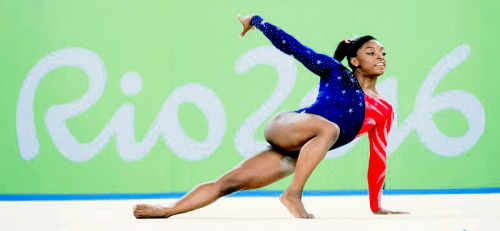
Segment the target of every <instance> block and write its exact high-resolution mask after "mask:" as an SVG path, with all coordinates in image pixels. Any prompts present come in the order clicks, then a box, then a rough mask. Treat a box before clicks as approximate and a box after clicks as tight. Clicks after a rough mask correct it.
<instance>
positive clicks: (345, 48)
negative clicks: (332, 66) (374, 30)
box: [333, 35, 377, 72]
mask: <svg viewBox="0 0 500 231" xmlns="http://www.w3.org/2000/svg"><path fill="white" fill-rule="evenodd" d="M372 39H375V40H377V39H376V38H374V37H373V36H371V35H365V36H363V37H357V38H355V39H353V40H349V39H344V40H342V42H340V43H339V45H338V46H337V49H336V50H335V54H334V55H333V58H334V59H335V60H337V61H339V62H342V60H343V59H344V57H347V63H349V67H351V70H352V71H353V72H354V71H355V70H356V67H355V66H353V65H352V64H351V62H350V61H349V60H350V59H351V58H352V57H356V53H357V52H358V50H359V48H361V47H362V46H363V44H365V43H366V42H368V41H370V40H372Z"/></svg>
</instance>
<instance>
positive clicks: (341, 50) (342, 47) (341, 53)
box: [333, 39, 349, 62]
mask: <svg viewBox="0 0 500 231" xmlns="http://www.w3.org/2000/svg"><path fill="white" fill-rule="evenodd" d="M348 48H349V43H347V41H346V40H345V39H344V40H342V42H340V43H339V45H338V46H337V49H336V50H335V54H334V55H333V58H334V59H335V60H337V61H339V62H342V60H343V59H344V57H346V56H347V51H348Z"/></svg>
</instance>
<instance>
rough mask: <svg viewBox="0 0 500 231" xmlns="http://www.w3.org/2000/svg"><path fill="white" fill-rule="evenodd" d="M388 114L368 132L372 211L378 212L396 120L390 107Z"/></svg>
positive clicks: (369, 187) (369, 188)
mask: <svg viewBox="0 0 500 231" xmlns="http://www.w3.org/2000/svg"><path fill="white" fill-rule="evenodd" d="M387 112H388V113H383V116H382V117H381V118H380V119H379V120H378V121H377V123H376V125H375V127H374V128H373V129H372V130H370V131H369V132H368V139H369V141H370V160H369V163H368V190H369V193H370V209H371V210H372V212H376V211H377V210H379V209H380V208H381V205H380V197H381V196H382V187H383V186H384V180H385V174H386V168H387V157H386V149H387V137H388V134H389V131H390V129H391V124H392V121H393V118H394V114H393V111H392V107H390V105H389V110H388V111H387Z"/></svg>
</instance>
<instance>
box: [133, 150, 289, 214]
mask: <svg viewBox="0 0 500 231" xmlns="http://www.w3.org/2000/svg"><path fill="white" fill-rule="evenodd" d="M296 158H297V156H293V155H291V156H287V155H283V154H282V153H280V151H278V150H275V149H272V148H270V149H267V150H264V151H262V152H261V153H258V154H257V155H255V156H253V157H251V158H249V159H247V160H245V161H243V162H242V163H241V164H240V165H238V166H236V167H235V168H234V169H232V170H230V171H229V172H228V173H226V174H225V175H223V176H222V177H221V178H219V179H218V180H217V181H214V182H208V183H204V184H201V185H198V186H197V187H195V188H194V189H193V190H191V192H189V193H188V194H187V195H186V196H184V197H183V198H181V199H180V200H179V201H178V202H177V203H175V204H174V206H172V207H161V206H154V205H147V204H139V205H136V206H134V216H135V217H136V218H167V217H170V216H172V215H176V214H180V213H185V212H189V211H192V210H195V209H198V208H201V207H204V206H207V205H209V204H211V203H212V202H214V201H216V200H217V199H219V198H220V197H222V196H225V195H228V194H230V193H233V192H236V191H240V190H246V189H256V188H261V187H264V186H266V185H268V184H271V183H273V182H275V181H278V180H280V179H282V178H284V177H286V176H288V175H290V174H292V173H293V172H294V169H295V163H296Z"/></svg>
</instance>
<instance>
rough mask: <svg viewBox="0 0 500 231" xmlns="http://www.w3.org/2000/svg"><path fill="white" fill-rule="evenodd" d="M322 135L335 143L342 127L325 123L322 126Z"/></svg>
mask: <svg viewBox="0 0 500 231" xmlns="http://www.w3.org/2000/svg"><path fill="white" fill-rule="evenodd" d="M320 135H321V136H324V137H325V138H327V139H328V140H330V141H332V142H333V143H335V142H336V141H337V139H338V138H339V135H340V127H339V126H338V125H337V124H336V123H332V122H325V123H324V124H323V125H322V126H321V132H320ZM332 145H333V144H332Z"/></svg>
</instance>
